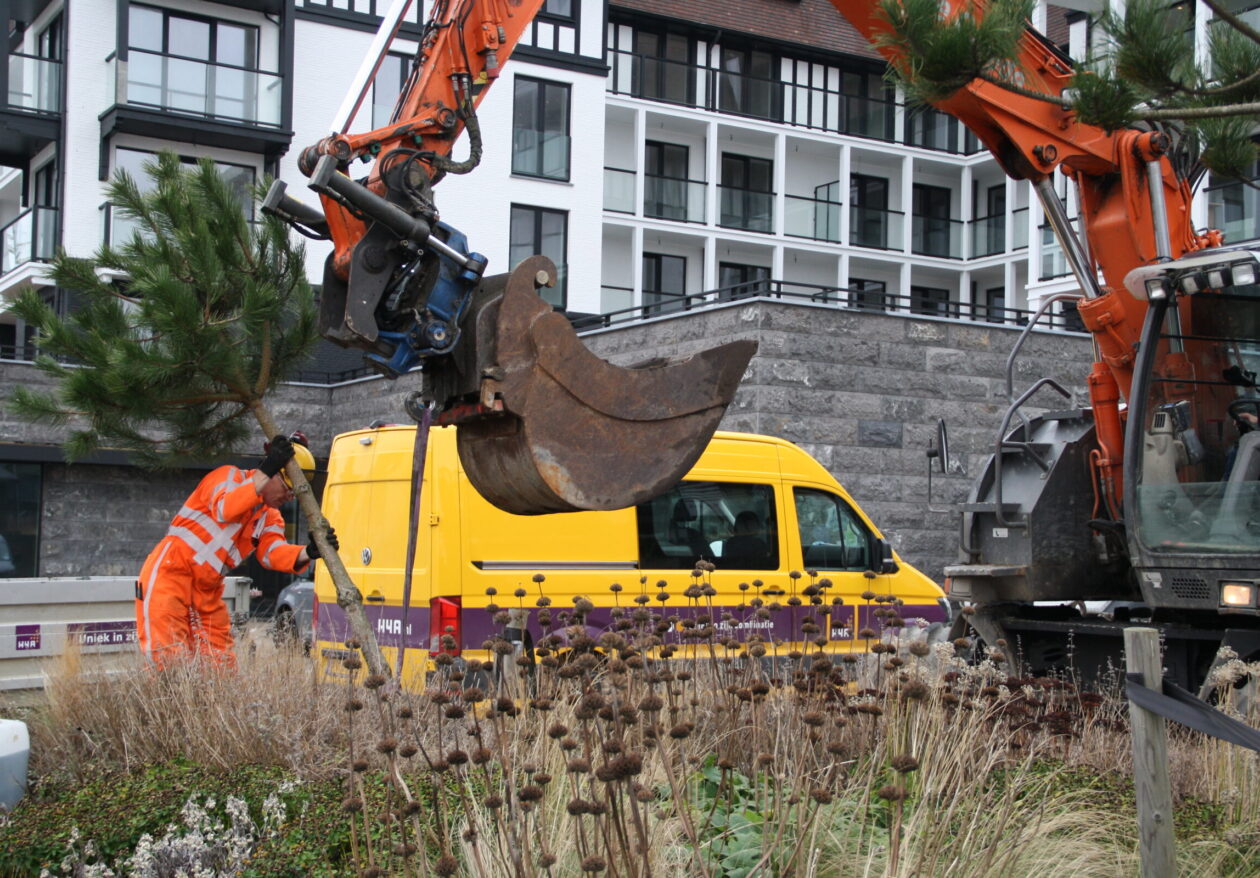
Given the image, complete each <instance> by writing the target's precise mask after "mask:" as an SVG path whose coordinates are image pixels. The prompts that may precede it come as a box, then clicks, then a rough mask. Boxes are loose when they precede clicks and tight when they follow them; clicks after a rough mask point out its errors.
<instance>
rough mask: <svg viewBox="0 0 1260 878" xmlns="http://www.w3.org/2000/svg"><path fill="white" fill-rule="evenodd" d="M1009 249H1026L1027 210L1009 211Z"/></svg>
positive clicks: (1021, 208) (1019, 208)
mask: <svg viewBox="0 0 1260 878" xmlns="http://www.w3.org/2000/svg"><path fill="white" fill-rule="evenodd" d="M1011 238H1012V239H1013V240H1012V241H1011V249H1012V250H1027V249H1028V208H1026V207H1018V208H1016V209H1015V210H1013V211H1011Z"/></svg>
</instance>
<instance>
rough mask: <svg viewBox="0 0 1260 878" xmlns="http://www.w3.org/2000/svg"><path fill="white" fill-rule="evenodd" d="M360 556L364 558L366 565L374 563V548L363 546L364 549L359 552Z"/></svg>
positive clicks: (364, 564)
mask: <svg viewBox="0 0 1260 878" xmlns="http://www.w3.org/2000/svg"><path fill="white" fill-rule="evenodd" d="M359 556H360V557H361V558H362V559H363V566H364V567H366V566H368V565H369V564H371V563H372V550H371V549H369V548H368V547H367V546H364V547H363V551H362V552H360V553H359Z"/></svg>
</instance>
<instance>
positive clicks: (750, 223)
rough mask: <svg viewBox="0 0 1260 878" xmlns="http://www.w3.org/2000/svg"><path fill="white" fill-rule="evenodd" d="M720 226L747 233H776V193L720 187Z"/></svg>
mask: <svg viewBox="0 0 1260 878" xmlns="http://www.w3.org/2000/svg"><path fill="white" fill-rule="evenodd" d="M718 194H719V197H720V199H721V207H720V212H721V216H720V217H719V219H718V225H719V226H722V227H724V228H728V229H743V230H744V231H746V232H769V233H772V232H774V193H773V192H757V191H754V190H752V189H742V188H739V187H736V186H719V187H718Z"/></svg>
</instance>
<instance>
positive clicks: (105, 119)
mask: <svg viewBox="0 0 1260 878" xmlns="http://www.w3.org/2000/svg"><path fill="white" fill-rule="evenodd" d="M112 60H113V64H114V67H113V84H112V90H113V95H114V100H115V105H114V106H113V107H112V108H111V109H110V110H108V111H107V112H106V113H105V115H104V116H102V117H101V134H102V136H103V137H109V136H111V135H112V134H114V133H117V132H125V133H129V134H140V135H144V136H148V137H155V138H160V139H163V140H175V141H190V142H193V143H201V144H205V145H208V146H218V147H222V148H225V149H235V150H241V151H245V152H255V153H262V154H264V155H266V156H268V157H278V156H279V155H281V154H283V153H284V152H285V151H286V150H287V149H288V146H289V141H290V140H292V138H293V132H292V131H287V130H284V128H283V125H284V123H285V108H284V97H285V89H286V88H287V87H288V86H287V85H286V83H285V79H284V77H283V76H281V75H279V74H278V73H269V72H266V71H262V70H250V69H246V68H243V67H236V66H233V65H230V64H214V63H210V62H207V61H196V60H192V59H188V58H179V57H176V56H173V55H166V54H161V53H158V52H150V51H146V50H141V49H130V50H129V51H128V52H127V54H126V55H125V56H124V57H122V58H118V57H114V58H113V59H112Z"/></svg>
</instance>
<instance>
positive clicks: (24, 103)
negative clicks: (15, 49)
mask: <svg viewBox="0 0 1260 878" xmlns="http://www.w3.org/2000/svg"><path fill="white" fill-rule="evenodd" d="M8 107H9V109H13V110H28V111H30V112H33V113H60V112H61V62H60V61H53V60H51V59H49V58H36V57H35V56H34V55H20V54H17V53H12V52H11V53H10V54H9V103H8Z"/></svg>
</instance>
